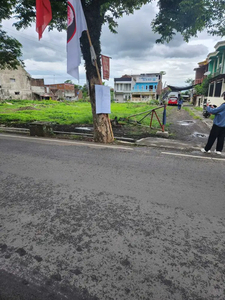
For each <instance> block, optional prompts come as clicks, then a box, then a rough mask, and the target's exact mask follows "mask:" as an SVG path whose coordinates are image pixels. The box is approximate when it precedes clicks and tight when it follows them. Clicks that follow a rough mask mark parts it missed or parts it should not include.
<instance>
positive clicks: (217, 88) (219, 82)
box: [214, 81, 222, 97]
mask: <svg viewBox="0 0 225 300" xmlns="http://www.w3.org/2000/svg"><path fill="white" fill-rule="evenodd" d="M221 88H222V81H217V83H216V90H215V95H214V96H215V97H220V95H221Z"/></svg>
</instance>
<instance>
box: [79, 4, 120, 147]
mask: <svg viewBox="0 0 225 300" xmlns="http://www.w3.org/2000/svg"><path fill="white" fill-rule="evenodd" d="M83 7H84V13H85V17H86V21H87V26H88V30H89V34H90V37H91V41H92V44H93V47H94V50H95V53H96V57H97V64H98V68H99V72H100V74H101V64H100V54H101V46H100V35H101V28H102V23H103V19H102V17H101V15H100V4H96V2H95V3H94V4H89V5H88V6H87V7H85V6H84V5H83ZM81 49H82V53H83V57H84V60H85V68H86V74H87V80H88V85H89V95H90V101H91V107H92V115H93V126H94V141H95V142H99V143H112V142H113V141H114V136H113V131H112V126H111V122H110V118H109V116H108V114H96V102H95V85H99V84H100V80H99V78H98V74H97V70H96V68H95V66H93V64H92V61H91V54H90V44H89V41H88V38H87V33H86V32H84V33H83V35H82V37H81Z"/></svg>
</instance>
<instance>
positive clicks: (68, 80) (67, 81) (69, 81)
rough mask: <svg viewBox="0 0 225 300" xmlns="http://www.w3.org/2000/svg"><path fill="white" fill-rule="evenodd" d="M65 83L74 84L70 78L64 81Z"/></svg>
mask: <svg viewBox="0 0 225 300" xmlns="http://www.w3.org/2000/svg"><path fill="white" fill-rule="evenodd" d="M64 83H71V84H73V82H72V80H70V79H67V80H66V81H64Z"/></svg>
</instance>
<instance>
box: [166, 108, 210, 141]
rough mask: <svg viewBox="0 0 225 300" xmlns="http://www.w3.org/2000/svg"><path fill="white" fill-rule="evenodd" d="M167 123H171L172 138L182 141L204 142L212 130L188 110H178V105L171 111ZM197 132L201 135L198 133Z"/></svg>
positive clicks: (169, 129)
mask: <svg viewBox="0 0 225 300" xmlns="http://www.w3.org/2000/svg"><path fill="white" fill-rule="evenodd" d="M167 124H169V128H168V131H169V133H170V138H172V139H177V140H181V141H190V142H196V141H199V142H200V141H201V142H203V143H204V142H205V141H206V140H207V138H208V134H209V131H210V129H209V127H208V126H207V125H206V124H205V123H204V122H202V120H200V119H194V118H193V117H192V116H190V115H189V113H188V112H187V111H186V110H184V109H181V110H180V111H178V110H177V108H176V107H174V108H173V109H172V110H170V111H169V113H168V115H167ZM196 132H197V133H200V135H196V134H195V133H196ZM201 134H202V135H201Z"/></svg>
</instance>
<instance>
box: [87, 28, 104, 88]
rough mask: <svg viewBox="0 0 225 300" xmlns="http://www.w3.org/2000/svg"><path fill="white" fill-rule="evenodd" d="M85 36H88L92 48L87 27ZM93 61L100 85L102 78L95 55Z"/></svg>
mask: <svg viewBox="0 0 225 300" xmlns="http://www.w3.org/2000/svg"><path fill="white" fill-rule="evenodd" d="M87 36H88V40H89V44H90V47H91V48H93V45H92V42H91V37H90V33H89V30H88V29H87ZM93 49H94V48H93ZM94 62H95V68H96V71H97V74H98V79H99V82H100V85H102V78H101V76H100V72H99V69H98V64H97V60H96V57H95V58H94Z"/></svg>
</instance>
